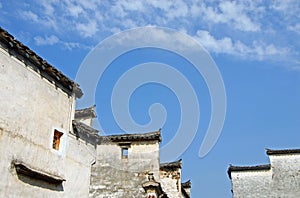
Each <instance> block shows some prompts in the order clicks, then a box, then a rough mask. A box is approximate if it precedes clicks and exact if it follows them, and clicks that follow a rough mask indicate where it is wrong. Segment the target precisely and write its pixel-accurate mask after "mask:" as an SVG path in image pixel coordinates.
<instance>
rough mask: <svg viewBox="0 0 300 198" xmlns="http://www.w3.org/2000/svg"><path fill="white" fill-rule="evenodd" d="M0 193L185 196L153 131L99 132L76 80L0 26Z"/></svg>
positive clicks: (177, 168)
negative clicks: (80, 103)
mask: <svg viewBox="0 0 300 198" xmlns="http://www.w3.org/2000/svg"><path fill="white" fill-rule="evenodd" d="M0 88H1V96H0V109H1V111H0V150H1V156H0V175H1V177H0V197H103V198H104V197H147V198H158V197H170V198H171V197H174V198H175V197H176V198H177V197H190V187H191V183H190V182H186V183H181V182H182V181H181V167H182V164H181V161H177V162H173V163H167V164H160V161H159V144H160V142H161V131H160V130H158V131H155V132H150V133H140V134H123V135H110V136H99V135H98V134H99V132H98V131H97V130H96V129H94V128H93V127H92V126H93V119H94V118H95V117H96V112H95V106H92V107H90V108H86V109H81V110H75V109H76V99H77V98H80V97H81V96H82V94H83V93H82V91H81V89H80V88H79V85H78V84H76V83H75V82H73V81H72V80H71V79H69V78H68V77H66V76H65V75H64V74H62V73H61V72H60V71H58V70H57V69H56V68H55V67H53V66H52V65H50V64H49V63H48V62H47V61H45V60H44V59H42V58H41V57H40V56H39V55H37V54H36V53H35V52H33V51H32V50H30V49H29V48H28V47H27V46H25V45H23V44H22V43H21V42H19V41H17V40H16V39H15V38H14V37H13V36H12V35H10V34H9V33H8V32H6V31H5V30H3V29H2V28H0Z"/></svg>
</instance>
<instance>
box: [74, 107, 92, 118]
mask: <svg viewBox="0 0 300 198" xmlns="http://www.w3.org/2000/svg"><path fill="white" fill-rule="evenodd" d="M95 107H96V105H93V106H91V107H88V108H85V109H78V110H76V111H75V118H85V117H90V118H96V117H97V115H96V112H95Z"/></svg>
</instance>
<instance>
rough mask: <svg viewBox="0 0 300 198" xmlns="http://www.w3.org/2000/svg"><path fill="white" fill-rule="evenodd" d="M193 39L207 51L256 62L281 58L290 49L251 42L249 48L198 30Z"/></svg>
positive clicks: (227, 38)
mask: <svg viewBox="0 0 300 198" xmlns="http://www.w3.org/2000/svg"><path fill="white" fill-rule="evenodd" d="M195 38H196V39H197V40H198V41H199V42H200V43H201V44H202V45H203V46H204V47H205V48H206V49H207V50H208V51H209V52H213V53H223V54H229V55H235V56H240V57H248V58H251V59H256V60H263V59H268V58H270V57H276V56H279V57H277V58H280V57H281V58H282V57H284V56H286V55H288V54H289V52H290V49H288V48H282V47H276V46H275V45H273V44H265V43H263V42H258V41H253V42H252V44H251V46H248V45H246V44H244V43H243V42H241V41H239V40H238V41H232V39H231V38H229V37H224V38H221V39H216V38H215V37H213V36H212V35H211V34H210V33H209V32H208V31H205V30H198V31H197V34H196V36H195Z"/></svg>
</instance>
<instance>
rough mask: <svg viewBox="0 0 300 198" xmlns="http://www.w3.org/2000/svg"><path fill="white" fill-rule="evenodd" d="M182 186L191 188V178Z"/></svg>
mask: <svg viewBox="0 0 300 198" xmlns="http://www.w3.org/2000/svg"><path fill="white" fill-rule="evenodd" d="M181 186H182V187H183V188H190V187H191V186H192V182H191V180H188V181H186V182H183V183H181Z"/></svg>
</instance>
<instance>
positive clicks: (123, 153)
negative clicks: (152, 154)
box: [122, 148, 128, 159]
mask: <svg viewBox="0 0 300 198" xmlns="http://www.w3.org/2000/svg"><path fill="white" fill-rule="evenodd" d="M122 159H128V148H122Z"/></svg>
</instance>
